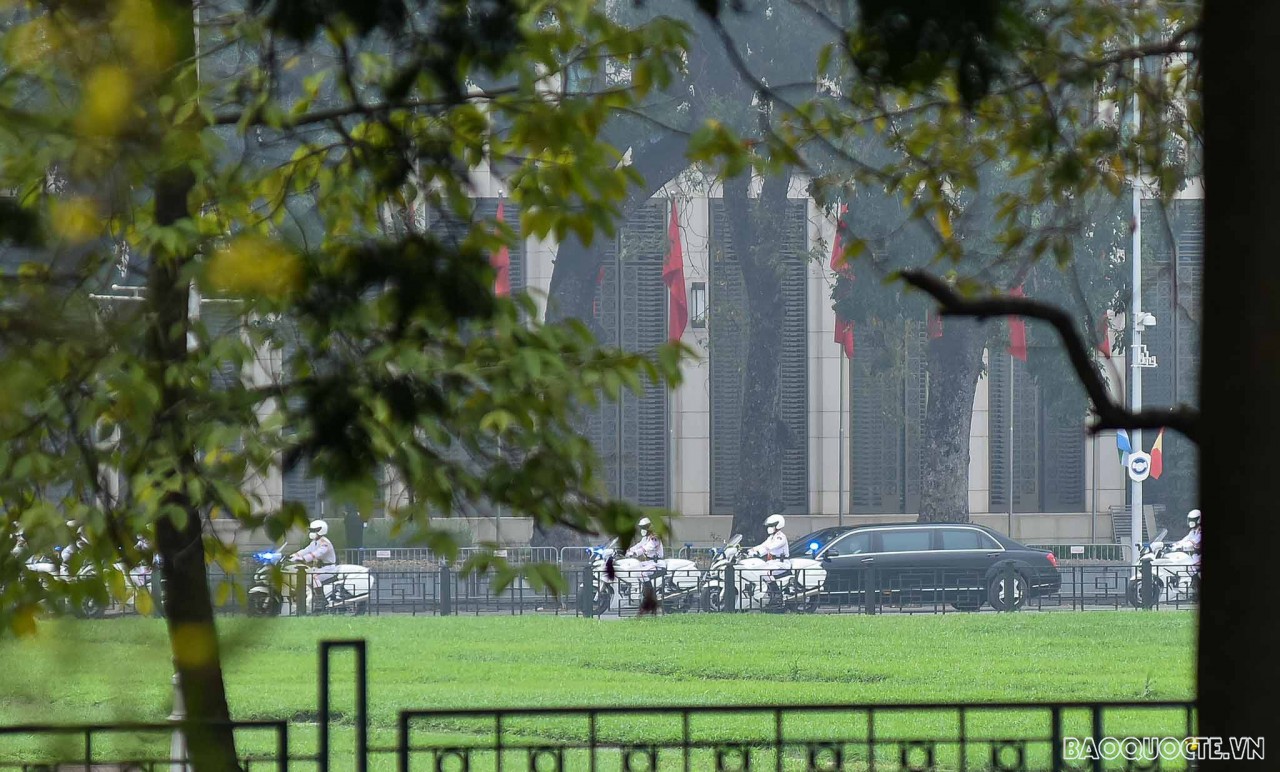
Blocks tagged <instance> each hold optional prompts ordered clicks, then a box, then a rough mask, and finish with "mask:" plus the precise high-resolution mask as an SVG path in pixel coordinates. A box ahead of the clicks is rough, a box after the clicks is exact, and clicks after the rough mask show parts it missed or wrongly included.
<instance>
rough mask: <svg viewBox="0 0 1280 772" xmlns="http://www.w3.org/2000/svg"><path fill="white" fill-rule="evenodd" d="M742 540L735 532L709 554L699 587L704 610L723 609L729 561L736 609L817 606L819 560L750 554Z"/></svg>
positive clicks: (809, 609) (822, 573)
mask: <svg viewBox="0 0 1280 772" xmlns="http://www.w3.org/2000/svg"><path fill="white" fill-rule="evenodd" d="M741 544H742V536H741V534H737V535H735V536H734V537H733V538H732V539H730V540H729V541H728V542H726V543H725V545H724V547H722V548H720V549H719V550H717V552H716V553H715V556H714V557H713V558H712V563H711V567H710V568H708V569H707V574H706V578H705V581H704V586H703V591H702V608H703V610H704V611H723V610H724V608H725V606H726V605H727V600H728V598H727V597H726V592H725V584H726V582H725V575H726V573H727V572H726V570H725V569H726V568H727V567H728V566H729V565H732V566H733V571H734V582H733V585H734V586H733V591H734V593H735V600H736V605H737V607H738V608H739V609H752V608H756V609H763V610H766V611H773V612H784V611H795V612H799V613H802V614H812V613H813V612H815V611H817V610H818V604H819V595H820V593H821V592H822V585H823V583H824V582H825V581H826V578H827V570H826V569H825V568H823V567H822V563H821V561H818V560H814V559H812V558H807V557H792V558H787V559H785V560H777V559H766V558H758V557H752V556H748V555H747V552H746V551H745V550H743V549H742V548H741Z"/></svg>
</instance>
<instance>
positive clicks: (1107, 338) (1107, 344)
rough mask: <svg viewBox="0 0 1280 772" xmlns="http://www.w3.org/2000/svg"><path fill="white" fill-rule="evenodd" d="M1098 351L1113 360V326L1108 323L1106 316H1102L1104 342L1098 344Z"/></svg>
mask: <svg viewBox="0 0 1280 772" xmlns="http://www.w3.org/2000/svg"><path fill="white" fill-rule="evenodd" d="M1098 350H1099V351H1101V352H1102V355H1103V356H1104V357H1106V358H1107V359H1110V358H1111V325H1110V324H1109V323H1108V321H1107V316H1106V314H1103V315H1102V342H1101V343H1099V344H1098Z"/></svg>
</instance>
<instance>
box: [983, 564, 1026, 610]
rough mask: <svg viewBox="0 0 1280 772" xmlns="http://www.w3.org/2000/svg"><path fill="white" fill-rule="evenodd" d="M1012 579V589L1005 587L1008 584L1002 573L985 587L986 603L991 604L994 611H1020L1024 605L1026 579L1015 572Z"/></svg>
mask: <svg viewBox="0 0 1280 772" xmlns="http://www.w3.org/2000/svg"><path fill="white" fill-rule="evenodd" d="M1013 577H1014V578H1013V582H1012V583H1011V584H1012V585H1013V586H1012V587H1006V584H1010V582H1008V581H1007V579H1006V577H1005V575H1004V573H1003V572H1001V573H1000V574H997V575H996V576H995V578H993V579H992V580H991V584H990V585H988V586H987V602H988V603H990V604H991V608H993V609H995V610H996V611H1008V610H1010V609H1020V608H1022V607H1023V605H1025V604H1026V602H1027V594H1028V589H1029V587H1028V585H1027V578H1026V577H1025V576H1023V575H1022V574H1019V573H1016V572H1015V573H1014V575H1013ZM1010 596H1012V597H1010Z"/></svg>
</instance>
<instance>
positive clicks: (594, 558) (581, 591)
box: [578, 539, 702, 616]
mask: <svg viewBox="0 0 1280 772" xmlns="http://www.w3.org/2000/svg"><path fill="white" fill-rule="evenodd" d="M587 560H588V563H587V570H588V571H589V572H590V576H591V586H590V587H588V586H586V584H585V583H584V584H583V585H582V586H580V587H579V588H578V606H579V609H580V610H581V611H582V612H583V613H584V614H590V615H592V616H600V615H601V614H603V613H605V612H606V611H608V610H609V609H610V608H611V607H612V606H613V604H614V600H615V599H617V601H618V603H619V605H621V604H624V603H625V604H629V605H633V606H639V605H640V602H641V601H642V600H643V599H644V590H645V587H646V586H647V585H650V584H652V586H653V589H654V594H655V596H656V598H657V600H658V603H659V604H661V605H662V606H663V608H665V609H666V610H668V611H688V610H690V609H691V608H693V604H694V601H695V599H696V598H697V594H698V587H699V584H700V583H701V575H702V572H701V571H700V570H699V569H698V566H697V564H695V563H694V562H693V561H692V560H685V559H684V558H665V559H663V560H658V561H655V564H656V568H655V569H654V570H653V575H652V576H648V577H646V576H644V572H643V571H642V570H641V568H640V564H641V563H643V562H644V561H642V560H638V559H636V558H628V557H625V556H623V555H622V554H621V552H620V551H619V549H618V540H617V539H614V540H613V541H611V542H609V543H608V544H606V545H604V546H600V547H588V548H587Z"/></svg>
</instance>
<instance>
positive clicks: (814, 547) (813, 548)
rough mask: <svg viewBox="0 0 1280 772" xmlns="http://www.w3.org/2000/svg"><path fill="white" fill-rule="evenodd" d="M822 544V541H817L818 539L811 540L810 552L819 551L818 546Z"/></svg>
mask: <svg viewBox="0 0 1280 772" xmlns="http://www.w3.org/2000/svg"><path fill="white" fill-rule="evenodd" d="M821 546H822V544H821V542H816V541H813V542H809V551H810V552H817V551H818V548H819V547H821Z"/></svg>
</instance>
